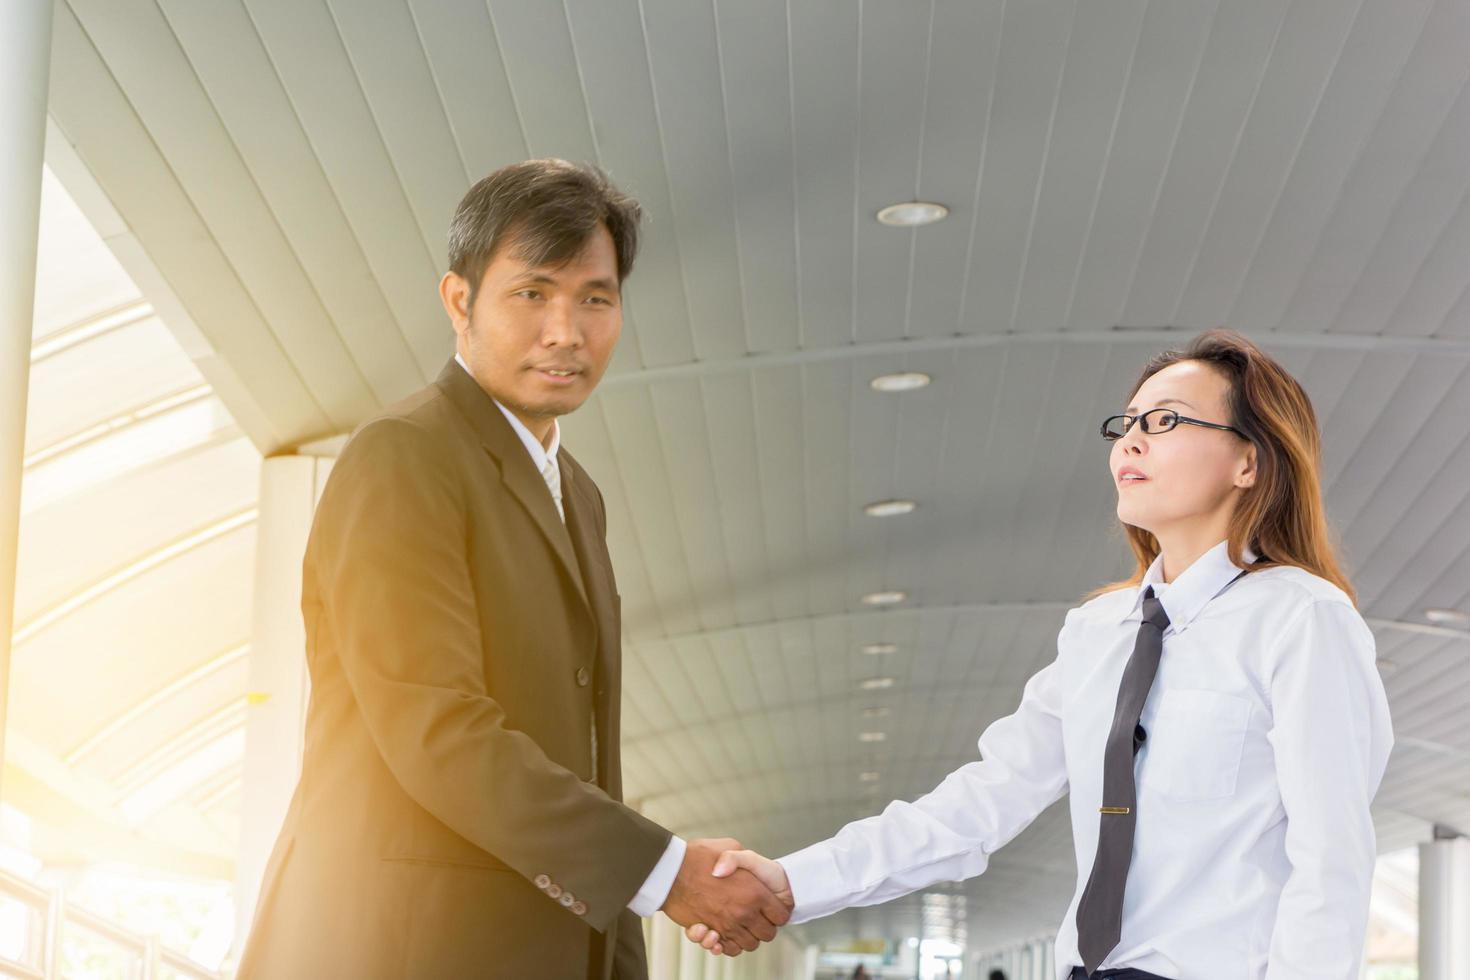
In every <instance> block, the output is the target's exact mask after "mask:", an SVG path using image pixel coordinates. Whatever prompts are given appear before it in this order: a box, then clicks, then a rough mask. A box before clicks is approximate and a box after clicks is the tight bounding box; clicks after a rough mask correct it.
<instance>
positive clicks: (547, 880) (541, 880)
mask: <svg viewBox="0 0 1470 980" xmlns="http://www.w3.org/2000/svg"><path fill="white" fill-rule="evenodd" d="M533 884H535V886H536V887H537V888H539V889H541V890H542V891H545V890H546V889H547V888H549V887H550V886H551V877H550V876H549V875H537V876H536V877H535V879H534V880H533Z"/></svg>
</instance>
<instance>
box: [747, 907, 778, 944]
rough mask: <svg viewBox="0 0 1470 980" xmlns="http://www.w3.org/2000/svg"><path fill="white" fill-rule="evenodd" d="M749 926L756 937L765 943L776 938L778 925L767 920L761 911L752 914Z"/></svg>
mask: <svg viewBox="0 0 1470 980" xmlns="http://www.w3.org/2000/svg"><path fill="white" fill-rule="evenodd" d="M747 928H749V929H750V932H751V934H752V935H753V936H755V938H757V939H759V940H760V941H761V942H763V943H768V942H770V941H771V940H772V939H775V938H776V927H775V926H773V925H771V923H769V922H767V921H766V919H765V917H764V916H763V915H761V914H759V913H757V914H755V915H752V916H751V921H750V923H749V924H748V926H747Z"/></svg>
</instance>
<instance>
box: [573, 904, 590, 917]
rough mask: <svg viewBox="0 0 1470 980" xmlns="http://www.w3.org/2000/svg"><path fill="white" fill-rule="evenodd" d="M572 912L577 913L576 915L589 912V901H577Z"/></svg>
mask: <svg viewBox="0 0 1470 980" xmlns="http://www.w3.org/2000/svg"><path fill="white" fill-rule="evenodd" d="M572 912H573V913H574V914H576V915H586V914H587V903H585V902H577V903H575V904H574V905H572Z"/></svg>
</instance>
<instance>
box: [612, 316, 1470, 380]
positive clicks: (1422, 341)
mask: <svg viewBox="0 0 1470 980" xmlns="http://www.w3.org/2000/svg"><path fill="white" fill-rule="evenodd" d="M1198 333H1200V331H1199V330H1195V329H1187V330H1186V329H1180V328H1176V327H1115V328H1113V329H1111V330H1027V331H1024V332H1016V333H982V334H965V335H963V336H959V337H953V336H951V337H914V338H909V339H904V340H881V341H874V342H870V343H864V344H849V345H847V346H844V347H824V348H820V349H816V350H801V351H786V352H782V353H777V354H750V355H748V356H746V357H738V358H723V359H720V360H710V361H696V362H691V363H688V364H671V365H668V366H665V367H654V368H642V369H639V370H636V371H625V372H622V373H620V374H609V375H607V376H606V377H604V378H603V379H602V384H601V385H600V387H603V388H607V387H614V388H620V387H624V386H627V385H638V384H651V383H653V382H656V381H668V380H673V379H678V378H702V377H708V376H710V375H715V374H729V373H733V372H739V371H753V370H756V369H759V368H771V367H789V366H792V365H799V364H821V363H824V362H828V361H846V360H853V359H855V358H859V357H879V356H883V355H898V356H902V355H904V354H919V353H930V352H935V351H955V350H976V349H980V348H984V347H999V346H1003V345H1006V344H1050V343H1080V344H1117V343H1155V344H1176V343H1181V342H1187V341H1188V340H1190V339H1191V338H1193V337H1194V336H1196V335H1197V334H1198ZM1256 339H1258V340H1259V341H1260V342H1261V343H1262V344H1264V345H1265V346H1268V347H1277V348H1288V349H1299V350H1342V351H1364V352H1368V353H1390V352H1391V353H1412V354H1434V355H1435V356H1437V357H1470V341H1467V340H1450V339H1444V338H1437V337H1398V336H1395V337H1388V336H1375V335H1363V334H1329V333H1292V332H1290V331H1266V332H1261V333H1258V334H1257V336H1256Z"/></svg>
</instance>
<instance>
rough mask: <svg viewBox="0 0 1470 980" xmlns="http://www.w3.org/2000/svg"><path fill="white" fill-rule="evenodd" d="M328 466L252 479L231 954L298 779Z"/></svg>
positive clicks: (280, 467)
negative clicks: (307, 587) (316, 521)
mask: <svg viewBox="0 0 1470 980" xmlns="http://www.w3.org/2000/svg"><path fill="white" fill-rule="evenodd" d="M331 468H332V460H330V459H326V458H321V457H316V456H273V457H270V458H269V459H266V460H265V462H264V464H263V465H262V466H261V471H260V518H259V521H258V523H257V529H256V545H255V605H254V612H253V621H252V624H251V640H250V688H249V699H250V713H249V716H248V718H247V721H246V728H245V785H244V792H243V803H242V806H241V817H240V851H239V862H238V865H237V868H238V870H237V873H236V879H235V923H236V928H235V951H236V955H238V954H239V951H240V950H241V949H242V948H243V945H244V941H245V935H246V932H247V931H248V930H249V928H250V920H251V917H252V916H253V915H254V914H255V900H256V896H257V895H258V893H259V890H260V879H261V876H262V875H263V874H264V873H265V865H266V862H267V860H269V858H270V853H271V848H272V847H273V846H274V845H275V841H276V835H277V834H278V833H279V832H280V829H281V820H282V818H284V817H285V815H286V807H287V806H288V805H289V804H290V802H291V794H292V792H294V791H295V789H296V780H297V777H298V776H299V775H300V773H301V749H302V736H303V731H304V725H305V721H306V697H307V674H306V626H305V624H304V623H303V622H302V619H301V558H302V555H303V554H305V551H306V539H307V535H308V534H309V533H310V531H311V519H312V515H313V514H314V513H315V512H316V502H317V499H318V498H319V497H320V496H321V490H322V487H323V486H324V485H325V484H326V481H327V474H328V473H329V472H330V471H331Z"/></svg>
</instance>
